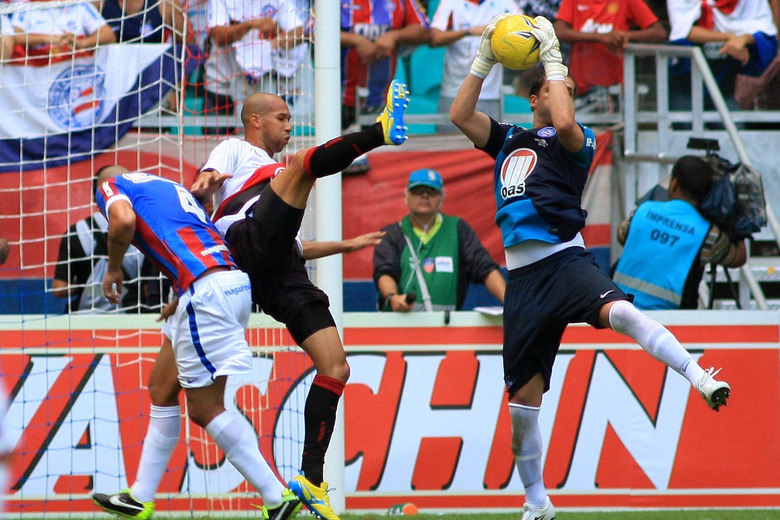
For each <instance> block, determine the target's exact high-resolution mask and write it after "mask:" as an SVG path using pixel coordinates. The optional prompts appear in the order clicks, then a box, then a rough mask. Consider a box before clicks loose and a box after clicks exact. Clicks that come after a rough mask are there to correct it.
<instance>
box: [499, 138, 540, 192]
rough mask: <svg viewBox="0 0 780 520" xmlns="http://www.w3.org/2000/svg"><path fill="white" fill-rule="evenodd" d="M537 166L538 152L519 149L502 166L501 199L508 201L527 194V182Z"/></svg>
mask: <svg viewBox="0 0 780 520" xmlns="http://www.w3.org/2000/svg"><path fill="white" fill-rule="evenodd" d="M535 166H536V152H535V151H533V150H531V149H530V148H518V149H517V150H515V151H514V152H512V153H511V154H509V155H508V156H507V158H506V159H504V163H503V164H502V165H501V197H502V198H503V199H504V200H506V199H510V198H512V197H519V196H520V195H523V194H524V193H525V180H526V179H527V178H528V176H529V175H531V172H532V171H533V170H534V167H535Z"/></svg>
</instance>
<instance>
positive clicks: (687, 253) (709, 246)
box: [612, 155, 747, 310]
mask: <svg viewBox="0 0 780 520" xmlns="http://www.w3.org/2000/svg"><path fill="white" fill-rule="evenodd" d="M712 178H713V171H712V167H711V166H710V165H709V164H708V163H707V162H706V161H704V160H703V159H701V158H700V157H696V156H693V155H687V156H684V157H681V158H680V159H679V160H678V161H677V162H676V163H675V164H674V167H673V168H672V177H671V179H670V181H669V198H670V200H667V201H658V200H648V201H646V202H643V203H642V204H640V205H639V207H637V208H636V209H635V210H634V211H633V212H632V213H631V215H630V216H629V217H628V218H627V219H626V220H625V221H623V223H622V224H620V227H619V228H618V240H619V241H620V243H621V244H625V249H624V250H623V256H622V257H621V258H620V260H618V262H617V266H616V269H615V273H614V275H613V277H612V278H613V280H614V281H615V283H617V285H618V287H620V288H621V289H622V290H623V291H625V292H630V293H633V294H634V305H635V306H636V307H637V308H639V309H647V310H651V309H695V308H696V307H697V301H698V289H699V282H701V278H702V275H703V273H704V266H705V265H707V264H721V265H724V266H726V267H739V266H741V265H743V264H744V263H745V262H746V260H747V254H746V251H745V243H744V241H742V240H739V241H733V240H731V239H730V238H729V237H728V235H727V234H726V233H725V232H723V231H722V230H721V229H719V228H718V226H716V225H715V224H710V222H708V221H707V219H705V218H704V217H703V216H702V215H701V214H700V213H699V212H698V211H697V209H698V207H699V203H700V202H701V200H702V198H704V196H705V195H706V194H707V192H708V191H709V190H710V187H711V186H712ZM648 258H652V259H653V261H652V262H648V261H647V259H648Z"/></svg>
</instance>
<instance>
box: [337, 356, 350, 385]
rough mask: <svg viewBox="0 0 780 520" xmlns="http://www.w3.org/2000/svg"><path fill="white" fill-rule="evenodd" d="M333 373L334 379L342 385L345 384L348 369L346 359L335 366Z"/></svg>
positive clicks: (348, 372)
mask: <svg viewBox="0 0 780 520" xmlns="http://www.w3.org/2000/svg"><path fill="white" fill-rule="evenodd" d="M334 373H335V376H334V377H335V378H336V379H338V380H339V381H341V382H342V383H346V382H347V381H348V380H349V375H350V368H349V363H347V360H346V358H345V359H342V360H341V362H339V363H337V364H336V366H335V367H334Z"/></svg>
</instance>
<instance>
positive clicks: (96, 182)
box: [92, 164, 130, 195]
mask: <svg viewBox="0 0 780 520" xmlns="http://www.w3.org/2000/svg"><path fill="white" fill-rule="evenodd" d="M129 171H130V170H128V169H127V168H125V167H124V166H120V165H118V164H111V165H109V166H103V167H102V168H100V169H99V170H98V171H97V173H96V174H95V178H94V179H93V180H92V194H93V195H94V194H95V192H96V191H97V187H98V186H100V184H102V183H103V182H105V181H107V180H108V179H110V178H111V177H116V176H117V175H122V174H123V173H128V172H129Z"/></svg>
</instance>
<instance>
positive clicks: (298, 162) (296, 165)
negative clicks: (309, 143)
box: [285, 150, 309, 173]
mask: <svg viewBox="0 0 780 520" xmlns="http://www.w3.org/2000/svg"><path fill="white" fill-rule="evenodd" d="M308 153H309V151H308V150H298V151H297V152H295V155H294V156H293V159H292V161H291V162H290V165H289V166H288V167H287V169H286V170H285V171H287V170H290V169H292V171H293V172H300V173H306V168H305V166H306V155H307V154H308Z"/></svg>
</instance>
